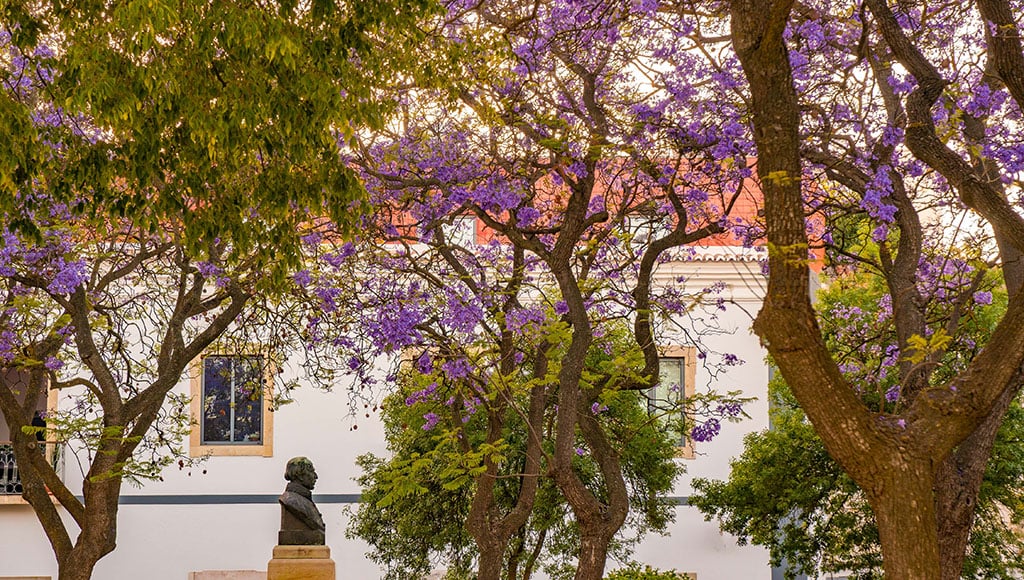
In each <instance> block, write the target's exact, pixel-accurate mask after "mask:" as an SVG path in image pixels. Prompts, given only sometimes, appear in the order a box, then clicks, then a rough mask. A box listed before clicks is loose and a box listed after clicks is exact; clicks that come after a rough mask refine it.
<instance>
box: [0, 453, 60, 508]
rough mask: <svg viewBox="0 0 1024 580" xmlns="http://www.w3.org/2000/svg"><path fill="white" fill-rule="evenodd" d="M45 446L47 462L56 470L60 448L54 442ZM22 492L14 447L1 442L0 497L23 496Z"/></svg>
mask: <svg viewBox="0 0 1024 580" xmlns="http://www.w3.org/2000/svg"><path fill="white" fill-rule="evenodd" d="M43 445H44V448H43V449H44V452H45V453H46V458H47V460H48V461H49V462H50V465H52V466H54V468H55V469H56V468H57V461H58V455H59V454H58V449H59V448H60V446H59V445H58V444H57V443H54V442H46V443H44V444H43ZM21 492H22V487H21V475H20V474H19V473H18V461H17V460H16V459H15V458H14V447H12V446H11V444H10V443H6V442H2V441H0V495H21Z"/></svg>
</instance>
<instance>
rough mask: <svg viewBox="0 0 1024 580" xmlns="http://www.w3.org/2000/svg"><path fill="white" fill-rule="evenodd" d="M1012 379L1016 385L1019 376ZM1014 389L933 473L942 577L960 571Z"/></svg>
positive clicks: (951, 578)
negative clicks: (979, 495)
mask: <svg viewBox="0 0 1024 580" xmlns="http://www.w3.org/2000/svg"><path fill="white" fill-rule="evenodd" d="M1014 382H1015V383H1016V384H1018V385H1019V384H1020V383H1021V379H1020V378H1018V379H1017V380H1015V381H1014ZM1018 392H1019V389H1008V390H1007V391H1006V393H1004V394H1003V397H1002V398H1001V399H1000V400H999V401H998V402H997V403H996V406H995V407H994V408H993V409H992V411H991V412H990V413H989V415H988V417H986V418H985V421H984V422H983V423H982V424H981V425H980V426H979V427H978V428H977V429H976V430H975V431H974V433H971V435H970V436H969V437H968V438H967V439H965V440H964V442H963V443H961V444H960V446H959V447H957V449H956V450H955V451H954V452H953V453H950V454H949V456H948V457H946V460H945V461H943V462H942V464H941V465H940V466H939V470H938V473H937V474H936V476H935V477H936V480H935V512H936V518H937V520H938V541H939V556H940V558H941V560H942V580H959V578H960V576H961V574H962V572H963V567H964V558H965V557H966V555H967V543H968V541H969V540H970V536H971V528H972V527H973V526H974V518H975V515H976V512H977V504H978V492H979V490H980V489H981V482H982V480H983V479H984V476H985V469H986V467H987V465H988V461H989V458H990V457H991V456H992V446H993V445H994V444H995V440H996V433H997V432H998V431H999V427H1000V425H1002V422H1003V418H1004V417H1005V416H1006V411H1007V410H1008V409H1009V407H1010V404H1011V403H1012V402H1013V399H1014V397H1015V396H1016V394H1017V393H1018Z"/></svg>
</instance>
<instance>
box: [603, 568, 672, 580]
mask: <svg viewBox="0 0 1024 580" xmlns="http://www.w3.org/2000/svg"><path fill="white" fill-rule="evenodd" d="M604 577H605V579H606V580H686V579H687V576H684V575H682V574H680V573H679V572H676V571H674V570H658V569H656V568H651V567H650V566H644V567H643V568H640V566H638V565H633V566H629V567H627V568H619V569H618V570H615V571H613V572H609V573H608V574H605V576H604Z"/></svg>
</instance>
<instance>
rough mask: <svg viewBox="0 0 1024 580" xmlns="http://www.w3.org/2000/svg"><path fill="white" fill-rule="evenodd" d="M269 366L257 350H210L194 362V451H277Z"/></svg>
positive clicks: (201, 452) (201, 453) (261, 452)
mask: <svg viewBox="0 0 1024 580" xmlns="http://www.w3.org/2000/svg"><path fill="white" fill-rule="evenodd" d="M269 371H270V369H269V368H268V363H267V360H266V357H264V356H263V355H258V354H213V355H206V356H204V357H202V358H201V359H200V360H199V362H198V364H196V365H194V368H193V372H192V419H193V426H192V434H191V437H190V444H191V445H190V447H191V451H192V455H193V456H198V455H262V456H264V457H270V456H271V455H272V454H273V447H272V442H271V439H272V435H273V424H272V421H271V418H272V415H271V413H270V396H269V395H270V387H271V385H272V382H271V381H270V380H269V379H268V377H270V376H272V374H271V373H270V372H269Z"/></svg>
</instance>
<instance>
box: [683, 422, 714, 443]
mask: <svg viewBox="0 0 1024 580" xmlns="http://www.w3.org/2000/svg"><path fill="white" fill-rule="evenodd" d="M721 430H722V425H721V423H719V422H718V419H714V418H712V419H708V420H706V421H704V422H703V423H701V424H700V425H697V426H696V427H694V428H693V429H692V430H691V431H690V437H691V438H692V439H693V440H694V441H698V442H702V443H703V442H706V441H711V440H712V439H714V438H715V436H717V435H718V433H719V432H720V431H721Z"/></svg>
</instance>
